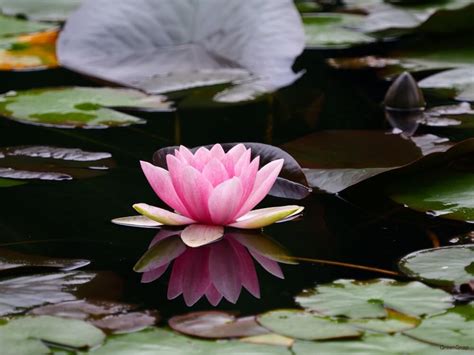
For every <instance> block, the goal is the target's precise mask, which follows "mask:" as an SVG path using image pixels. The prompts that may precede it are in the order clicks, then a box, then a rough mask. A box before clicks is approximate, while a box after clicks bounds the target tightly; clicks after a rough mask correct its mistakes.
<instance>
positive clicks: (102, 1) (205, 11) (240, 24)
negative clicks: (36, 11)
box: [58, 0, 304, 102]
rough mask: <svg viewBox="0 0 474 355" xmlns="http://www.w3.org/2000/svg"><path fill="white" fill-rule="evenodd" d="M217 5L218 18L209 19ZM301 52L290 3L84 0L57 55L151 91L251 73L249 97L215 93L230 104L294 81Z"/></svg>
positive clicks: (81, 69) (81, 67) (98, 74)
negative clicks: (233, 71) (239, 72)
mask: <svg viewBox="0 0 474 355" xmlns="http://www.w3.org/2000/svg"><path fill="white" fill-rule="evenodd" d="M216 9H219V16H218V17H215V18H214V19H213V21H212V22H210V21H208V16H209V14H210V13H213V12H214V11H215V10H216ZM111 30H112V31H113V33H114V35H110V34H111V32H110V31H111ZM110 48H114V50H113V51H110ZM303 49H304V32H303V28H302V26H301V20H300V16H299V14H298V12H297V10H296V8H295V7H294V4H293V2H292V1H282V2H281V3H279V4H278V5H277V6H275V4H274V2H273V1H271V0H265V1H261V0H249V1H246V2H245V3H242V2H241V1H238V0H232V1H227V2H226V5H225V6H222V3H221V2H220V1H219V0H211V1H201V2H192V1H185V2H174V1H166V0H160V1H154V2H149V1H147V0H138V1H136V2H134V4H133V5H131V3H130V2H129V1H127V0H118V1H115V2H114V6H113V7H110V6H109V2H108V0H98V1H86V2H84V4H83V6H81V7H80V9H79V10H78V11H77V12H75V13H74V14H73V15H72V16H71V17H69V19H68V21H67V22H66V26H65V28H64V31H63V32H62V34H61V36H60V40H59V47H58V53H59V58H60V61H61V63H62V64H63V65H65V66H66V67H68V68H70V69H72V70H75V71H78V72H80V73H84V74H87V75H89V76H93V77H98V78H101V79H103V80H107V81H110V82H114V83H118V84H121V85H125V86H130V87H135V88H140V89H144V90H147V91H149V92H156V91H157V90H159V91H160V92H161V91H163V90H178V89H185V88H191V87H196V86H202V85H209V84H215V83H216V79H212V78H217V82H221V83H222V82H229V83H230V82H232V81H233V80H234V76H233V75H231V76H229V75H223V73H228V69H239V70H244V71H246V72H249V73H250V74H251V75H253V76H254V77H255V79H256V80H254V81H252V82H251V83H249V82H246V83H243V85H244V88H245V91H246V92H247V94H246V95H235V92H234V91H231V92H228V91H226V92H222V93H221V94H219V95H216V96H215V100H217V101H222V102H229V101H236V100H242V99H245V100H248V99H249V96H252V95H249V92H254V93H257V94H262V89H263V91H264V92H268V91H274V90H276V89H278V88H280V87H283V86H286V85H289V84H291V83H292V82H293V81H295V80H296V79H297V78H298V75H296V74H295V73H294V72H293V70H292V69H291V66H292V64H293V61H294V59H295V58H296V57H297V56H298V55H299V54H300V53H301V52H302V51H303ZM203 71H204V72H206V73H207V74H206V75H204V76H203V75H202V73H203ZM206 76H207V77H210V78H211V79H209V80H207V79H205V77H206ZM183 78H184V79H186V80H183ZM163 83H165V84H163ZM155 84H156V85H155ZM155 86H156V87H155ZM239 87H240V86H237V87H236V88H239ZM239 92H240V89H239Z"/></svg>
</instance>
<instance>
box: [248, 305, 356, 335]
mask: <svg viewBox="0 0 474 355" xmlns="http://www.w3.org/2000/svg"><path fill="white" fill-rule="evenodd" d="M257 319H258V322H259V323H260V324H261V325H263V326H264V327H265V328H267V329H269V330H271V331H272V332H275V333H278V334H281V335H284V336H288V337H292V338H297V339H303V340H327V339H335V338H357V337H360V336H361V335H362V331H360V330H358V329H356V328H355V327H352V326H351V325H350V324H347V323H342V322H338V321H337V320H333V319H331V318H328V317H321V316H318V315H316V314H313V313H309V312H305V311H300V310H276V311H270V312H267V313H264V314H262V315H260V316H258V318H257Z"/></svg>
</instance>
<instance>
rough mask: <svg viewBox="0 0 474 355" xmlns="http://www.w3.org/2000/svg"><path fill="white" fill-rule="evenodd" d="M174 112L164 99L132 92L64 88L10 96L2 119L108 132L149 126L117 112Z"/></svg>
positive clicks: (2, 105)
mask: <svg viewBox="0 0 474 355" xmlns="http://www.w3.org/2000/svg"><path fill="white" fill-rule="evenodd" d="M118 108H120V109H127V110H135V111H153V112H159V111H171V110H172V108H171V103H170V102H168V101H166V99H165V97H163V96H160V95H146V94H143V93H142V92H140V91H137V90H132V89H118V88H89V87H63V88H46V89H31V90H25V91H18V92H8V93H6V94H4V95H2V96H0V115H2V116H5V117H7V118H10V119H12V120H15V121H19V122H22V123H27V124H34V125H40V126H47V127H58V128H107V127H121V126H128V125H131V124H140V123H145V121H144V120H142V119H140V118H137V117H135V116H132V115H129V114H126V113H122V112H119V111H117V109H118Z"/></svg>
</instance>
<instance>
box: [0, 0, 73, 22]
mask: <svg viewBox="0 0 474 355" xmlns="http://www.w3.org/2000/svg"><path fill="white" fill-rule="evenodd" d="M81 1H82V0H0V11H1V12H2V13H4V14H6V15H10V16H18V15H21V16H24V17H27V18H28V19H31V20H37V21H65V20H66V18H67V17H68V16H69V14H70V13H71V12H73V11H74V10H75V9H77V8H78V7H79V5H80V4H81Z"/></svg>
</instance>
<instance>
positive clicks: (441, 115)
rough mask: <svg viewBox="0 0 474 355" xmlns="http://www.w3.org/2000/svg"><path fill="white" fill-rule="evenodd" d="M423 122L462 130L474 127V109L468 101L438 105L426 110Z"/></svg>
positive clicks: (430, 125)
mask: <svg viewBox="0 0 474 355" xmlns="http://www.w3.org/2000/svg"><path fill="white" fill-rule="evenodd" d="M421 123H422V124H424V125H426V126H429V127H449V128H457V129H462V130H465V129H468V128H474V110H473V109H472V107H471V105H470V104H469V103H468V102H461V103H460V104H457V105H447V106H436V107H433V108H431V109H429V110H427V111H426V112H425V120H424V121H423V122H421Z"/></svg>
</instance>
